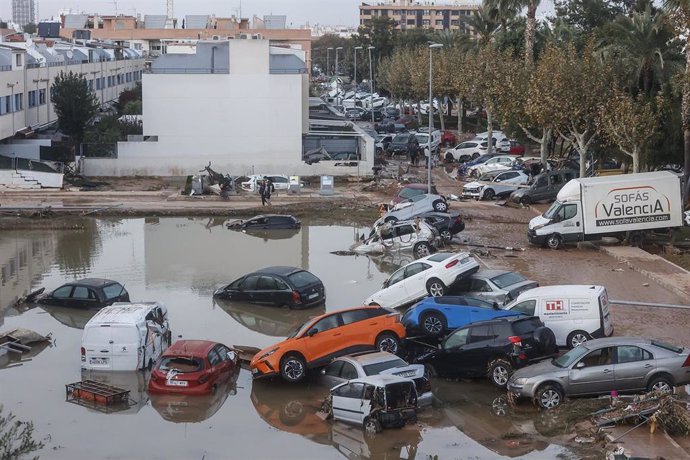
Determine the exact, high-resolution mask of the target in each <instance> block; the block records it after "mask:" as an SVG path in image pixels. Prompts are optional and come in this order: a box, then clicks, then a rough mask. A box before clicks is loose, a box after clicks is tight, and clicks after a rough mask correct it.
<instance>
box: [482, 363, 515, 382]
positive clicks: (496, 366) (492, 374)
mask: <svg viewBox="0 0 690 460" xmlns="http://www.w3.org/2000/svg"><path fill="white" fill-rule="evenodd" d="M512 373H513V366H511V365H510V363H509V362H508V361H506V360H505V359H494V360H493V361H491V362H490V363H489V369H488V377H489V380H491V383H493V384H494V386H496V387H498V388H505V387H506V385H507V384H508V379H509V378H510V374H512Z"/></svg>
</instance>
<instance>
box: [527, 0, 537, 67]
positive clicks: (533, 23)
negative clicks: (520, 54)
mask: <svg viewBox="0 0 690 460" xmlns="http://www.w3.org/2000/svg"><path fill="white" fill-rule="evenodd" d="M523 2H524V3H523V5H525V6H526V7H527V22H526V23H525V64H526V65H527V67H532V66H533V65H534V36H535V33H536V29H537V8H538V7H539V3H540V1H539V0H523Z"/></svg>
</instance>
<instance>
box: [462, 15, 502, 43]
mask: <svg viewBox="0 0 690 460" xmlns="http://www.w3.org/2000/svg"><path fill="white" fill-rule="evenodd" d="M467 25H469V26H470V27H471V28H472V30H473V31H474V33H475V37H474V47H476V48H482V47H484V46H486V45H488V44H489V43H491V42H493V41H494V38H495V36H496V34H497V33H498V32H499V31H500V30H501V24H500V22H498V21H496V20H495V19H494V18H493V17H492V15H491V11H490V10H489V8H487V7H486V6H481V7H480V8H479V9H478V10H477V11H476V13H474V14H473V15H472V16H470V18H469V19H468V20H467Z"/></svg>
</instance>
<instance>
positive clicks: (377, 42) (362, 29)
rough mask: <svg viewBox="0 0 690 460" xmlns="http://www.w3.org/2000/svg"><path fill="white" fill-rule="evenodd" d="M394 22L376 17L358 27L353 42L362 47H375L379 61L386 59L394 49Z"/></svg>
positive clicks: (386, 18)
mask: <svg viewBox="0 0 690 460" xmlns="http://www.w3.org/2000/svg"><path fill="white" fill-rule="evenodd" d="M395 26H396V23H395V21H394V20H393V19H392V18H390V17H388V16H376V17H374V18H372V19H371V20H370V21H368V22H367V23H365V24H362V25H361V26H359V29H358V30H357V36H356V37H353V38H354V39H355V41H357V42H358V43H359V44H361V45H362V46H364V47H368V46H374V47H376V55H377V56H378V58H379V59H381V58H384V57H388V56H390V55H391V54H392V53H393V49H394V48H395V39H396V34H397V31H396V30H395Z"/></svg>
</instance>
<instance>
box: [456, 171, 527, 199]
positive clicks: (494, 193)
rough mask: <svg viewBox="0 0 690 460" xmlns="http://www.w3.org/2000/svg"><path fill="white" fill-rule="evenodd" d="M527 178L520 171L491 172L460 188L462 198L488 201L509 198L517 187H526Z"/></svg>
mask: <svg viewBox="0 0 690 460" xmlns="http://www.w3.org/2000/svg"><path fill="white" fill-rule="evenodd" d="M528 181H529V176H528V175H527V174H525V173H523V172H522V171H491V172H488V173H486V174H484V175H483V176H481V177H480V178H479V179H477V180H476V181H474V182H470V183H469V184H465V185H464V186H463V187H462V197H463V198H474V199H475V200H488V201H491V200H493V199H494V198H504V197H507V196H509V195H510V194H511V193H513V192H514V191H515V190H517V189H518V188H519V187H518V185H526V184H527V182H528Z"/></svg>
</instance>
